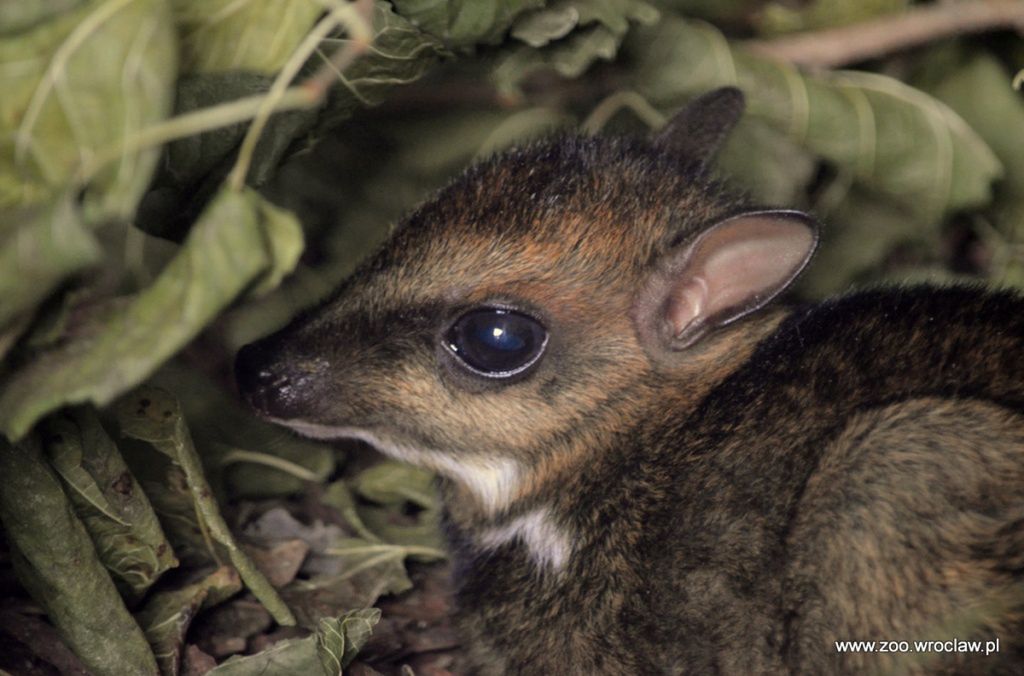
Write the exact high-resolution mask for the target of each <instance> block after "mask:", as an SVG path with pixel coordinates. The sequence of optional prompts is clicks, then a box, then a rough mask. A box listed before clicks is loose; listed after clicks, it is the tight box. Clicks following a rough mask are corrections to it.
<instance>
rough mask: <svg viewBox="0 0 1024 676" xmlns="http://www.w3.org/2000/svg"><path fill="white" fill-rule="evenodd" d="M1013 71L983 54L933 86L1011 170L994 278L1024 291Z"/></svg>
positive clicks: (1023, 146)
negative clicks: (1011, 73)
mask: <svg viewBox="0 0 1024 676" xmlns="http://www.w3.org/2000/svg"><path fill="white" fill-rule="evenodd" d="M1010 80H1011V77H1010V73H1008V72H1006V70H1005V69H1004V68H1003V66H1002V65H1001V64H1000V63H999V62H998V61H997V60H996V59H995V58H993V57H992V56H989V55H987V54H979V55H977V56H975V57H973V58H971V59H969V60H968V61H967V62H966V63H964V64H963V65H961V66H959V67H957V68H955V69H952V70H950V71H949V72H948V73H947V74H946V76H945V77H943V78H942V79H941V80H940V81H939V82H938V83H937V84H935V85H934V86H933V87H930V88H929V91H931V93H932V94H934V95H935V96H936V97H937V98H939V99H940V100H942V101H944V102H945V103H946V104H948V105H949V106H950V107H951V108H952V109H953V110H955V111H956V112H957V113H959V114H960V115H962V116H963V118H964V119H965V120H966V121H967V122H968V123H969V124H970V125H971V128H972V129H974V130H976V131H977V132H978V134H979V135H980V136H981V137H982V138H983V139H985V142H986V143H988V144H989V146H991V148H992V150H993V151H994V152H995V153H996V155H997V156H998V157H999V159H1000V161H1002V163H1003V166H1004V167H1005V168H1006V175H1005V178H1004V180H1003V181H1002V182H1000V183H999V184H998V186H997V191H996V202H995V204H994V208H993V209H992V212H991V218H992V221H993V223H994V225H995V228H996V231H997V232H996V233H995V234H996V235H997V237H990V238H989V239H990V241H989V242H988V244H989V246H990V247H992V248H993V251H994V260H993V264H992V268H993V269H992V271H991V273H990V274H991V279H992V281H993V282H994V283H997V284H1006V285H1010V286H1015V287H1016V288H1018V289H1024V253H1022V250H1024V101H1022V99H1021V97H1020V94H1018V93H1016V92H1014V91H1013V90H1012V88H1011V87H1010Z"/></svg>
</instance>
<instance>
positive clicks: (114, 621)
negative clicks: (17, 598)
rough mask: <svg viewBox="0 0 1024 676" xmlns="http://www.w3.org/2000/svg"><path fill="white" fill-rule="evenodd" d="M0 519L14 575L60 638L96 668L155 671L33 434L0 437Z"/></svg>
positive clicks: (117, 671) (106, 671)
mask: <svg viewBox="0 0 1024 676" xmlns="http://www.w3.org/2000/svg"><path fill="white" fill-rule="evenodd" d="M0 477H3V482H2V483H0V520H2V521H3V526H4V531H5V532H6V535H7V539H8V541H9V542H10V544H11V547H12V554H13V556H12V559H13V561H14V564H15V570H16V572H17V573H18V577H19V579H20V580H21V582H22V583H23V584H24V585H25V587H26V588H27V589H28V590H29V592H30V593H31V594H32V596H33V598H35V600H36V601H37V602H38V603H39V604H40V605H42V606H43V608H44V609H45V610H46V614H47V615H48V616H49V618H50V620H51V621H52V622H53V623H54V625H55V626H56V627H57V630H58V631H59V632H60V634H61V637H62V638H63V639H64V640H65V642H66V643H67V644H68V646H69V647H71V649H72V650H74V652H75V654H76V655H77V656H78V657H79V659H81V661H82V663H83V664H84V665H85V666H86V668H88V669H89V670H90V671H93V672H95V673H98V674H139V675H140V676H144V675H147V674H152V675H154V676H155V674H156V673H157V666H156V661H155V660H154V658H153V653H152V651H151V650H150V648H149V645H148V644H147V643H146V639H145V637H144V636H143V634H142V630H141V629H139V626H138V625H137V624H136V623H135V620H134V619H133V618H132V616H131V615H130V614H129V613H128V610H127V608H125V605H124V602H123V601H122V600H121V597H120V595H118V593H117V589H116V588H115V587H114V583H113V582H111V580H110V576H109V575H108V573H107V570H106V569H105V568H104V567H103V565H102V564H101V563H100V561H99V559H98V558H97V556H96V551H95V550H94V549H93V544H92V540H91V539H90V538H89V535H88V533H86V531H85V528H84V527H83V526H82V523H81V522H80V521H79V520H78V518H77V517H76V516H75V513H74V510H73V509H72V507H71V505H70V504H69V503H68V500H67V497H66V496H65V494H64V490H63V487H62V485H61V481H60V479H59V478H58V477H57V476H56V475H55V474H54V473H53V470H51V469H50V467H49V465H48V463H47V462H46V460H45V458H44V457H43V451H42V448H41V445H40V443H39V440H38V439H37V438H36V437H34V436H33V437H29V438H27V439H25V440H24V441H23V442H22V443H20V444H18V445H17V446H14V445H11V444H8V443H7V442H6V441H4V440H3V439H2V438H0Z"/></svg>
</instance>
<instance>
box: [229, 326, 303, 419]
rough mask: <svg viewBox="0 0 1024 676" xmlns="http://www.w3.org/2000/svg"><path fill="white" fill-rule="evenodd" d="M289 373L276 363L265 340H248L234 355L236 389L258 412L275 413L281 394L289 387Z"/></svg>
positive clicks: (276, 413) (272, 414) (268, 414)
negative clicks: (249, 342) (248, 342)
mask: <svg viewBox="0 0 1024 676" xmlns="http://www.w3.org/2000/svg"><path fill="white" fill-rule="evenodd" d="M289 380H290V379H289V377H288V374H287V373H285V372H283V370H282V369H281V368H280V367H279V366H275V361H274V358H273V353H272V351H271V350H269V349H268V348H267V347H265V344H264V343H259V342H258V343H251V344H249V345H246V346H245V347H243V348H242V349H241V350H239V351H238V356H236V357H235V382H237V383H238V391H239V392H240V393H241V395H242V397H243V398H244V399H245V400H246V401H247V402H249V404H250V405H251V406H252V407H253V408H254V409H256V411H257V412H259V413H261V414H263V415H267V416H275V417H276V416H277V415H279V413H280V412H279V411H278V410H277V409H279V408H280V404H281V395H282V394H283V393H286V392H288V391H289V389H290V388H289Z"/></svg>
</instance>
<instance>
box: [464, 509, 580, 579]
mask: <svg viewBox="0 0 1024 676" xmlns="http://www.w3.org/2000/svg"><path fill="white" fill-rule="evenodd" d="M514 539H518V540H520V541H521V542H522V543H523V544H524V545H526V548H527V549H528V550H529V552H530V556H531V558H533V560H534V562H535V563H536V564H537V566H538V567H539V568H540V569H542V570H544V569H550V570H553V571H555V572H558V571H560V570H562V569H563V568H564V567H565V563H566V561H568V559H569V556H570V554H572V542H571V540H570V539H569V536H568V534H566V532H565V531H564V530H563V529H562V528H560V527H559V526H558V524H557V523H555V520H554V518H553V517H552V516H551V512H550V510H549V509H548V508H547V507H538V508H537V509H534V510H532V511H529V512H527V513H526V514H523V515H522V516H517V517H516V518H514V519H512V520H511V521H509V522H508V523H507V524H505V525H503V526H498V527H495V528H491V529H489V530H486V531H484V532H483V534H482V535H481V536H480V539H479V541H480V544H481V545H483V546H484V547H486V548H497V547H500V546H501V545H503V544H505V543H507V542H509V541H511V540H514Z"/></svg>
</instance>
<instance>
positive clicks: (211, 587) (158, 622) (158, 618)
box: [136, 566, 242, 676]
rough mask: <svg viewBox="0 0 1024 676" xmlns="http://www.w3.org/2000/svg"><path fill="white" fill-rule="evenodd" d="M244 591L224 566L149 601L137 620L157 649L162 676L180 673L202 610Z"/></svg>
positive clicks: (157, 593)
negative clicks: (193, 626) (187, 638)
mask: <svg viewBox="0 0 1024 676" xmlns="http://www.w3.org/2000/svg"><path fill="white" fill-rule="evenodd" d="M241 589H242V582H241V580H239V579H238V573H236V572H235V570H234V569H233V568H230V567H228V566H223V567H221V568H218V569H217V570H215V571H213V572H212V573H210V574H209V575H207V576H206V577H204V578H203V579H201V580H199V581H197V582H194V583H192V584H188V585H185V586H184V587H181V588H180V589H172V590H161V591H158V592H156V593H155V594H153V595H152V596H151V597H150V598H149V599H147V601H146V605H145V606H144V607H143V608H142V610H140V611H139V612H138V613H136V619H137V620H138V622H139V625H141V626H142V629H143V631H144V632H145V634H146V640H148V641H149V644H150V645H151V646H152V647H153V653H154V654H155V655H156V659H157V663H158V664H159V666H160V674H161V676H177V675H178V673H180V668H179V667H180V663H181V653H182V651H183V650H184V647H185V633H186V632H187V631H188V628H189V626H190V625H191V624H192V619H193V618H194V617H195V616H196V613H197V612H199V609H200V608H202V607H208V606H210V605H212V604H213V603H215V602H219V601H222V600H223V599H225V598H228V597H230V596H232V595H234V594H236V593H238V592H239V591H240V590H241Z"/></svg>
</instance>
